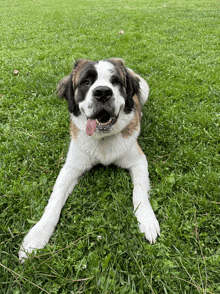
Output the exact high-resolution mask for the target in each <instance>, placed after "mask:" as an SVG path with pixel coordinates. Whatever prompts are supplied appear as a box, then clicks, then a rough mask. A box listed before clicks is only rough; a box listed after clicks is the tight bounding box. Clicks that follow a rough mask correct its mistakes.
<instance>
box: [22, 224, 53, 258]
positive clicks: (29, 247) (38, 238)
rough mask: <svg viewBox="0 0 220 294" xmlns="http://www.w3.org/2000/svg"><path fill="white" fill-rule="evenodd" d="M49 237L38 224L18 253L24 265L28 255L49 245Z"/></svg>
mask: <svg viewBox="0 0 220 294" xmlns="http://www.w3.org/2000/svg"><path fill="white" fill-rule="evenodd" d="M48 241H49V237H48V235H47V234H45V231H44V230H43V229H42V228H41V226H39V224H38V223H37V224H36V225H35V226H34V227H33V228H32V229H31V230H30V231H29V233H28V234H27V235H26V236H25V238H24V240H23V242H22V245H21V247H20V250H19V252H18V257H19V261H20V262H21V263H23V262H24V261H25V259H27V258H28V255H29V254H31V253H32V252H35V251H36V249H42V248H44V246H45V245H46V244H47V243H48Z"/></svg>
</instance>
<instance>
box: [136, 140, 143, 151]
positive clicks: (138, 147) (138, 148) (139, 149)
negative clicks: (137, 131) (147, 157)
mask: <svg viewBox="0 0 220 294" xmlns="http://www.w3.org/2000/svg"><path fill="white" fill-rule="evenodd" d="M136 144H137V150H138V153H140V154H144V152H143V151H142V149H141V147H140V146H139V144H138V142H136Z"/></svg>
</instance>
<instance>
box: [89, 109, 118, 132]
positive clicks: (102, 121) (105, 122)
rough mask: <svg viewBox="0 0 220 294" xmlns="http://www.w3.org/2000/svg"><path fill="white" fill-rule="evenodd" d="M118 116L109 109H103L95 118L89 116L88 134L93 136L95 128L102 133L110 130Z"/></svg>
mask: <svg viewBox="0 0 220 294" xmlns="http://www.w3.org/2000/svg"><path fill="white" fill-rule="evenodd" d="M117 118H118V116H112V115H111V113H109V112H108V111H107V110H105V109H102V110H101V111H99V112H98V113H97V114H96V115H95V117H94V118H87V124H86V134H87V135H88V136H92V135H93V133H94V132H95V130H97V131H98V132H100V133H107V132H110V131H111V129H112V126H113V125H114V124H115V123H116V121H117Z"/></svg>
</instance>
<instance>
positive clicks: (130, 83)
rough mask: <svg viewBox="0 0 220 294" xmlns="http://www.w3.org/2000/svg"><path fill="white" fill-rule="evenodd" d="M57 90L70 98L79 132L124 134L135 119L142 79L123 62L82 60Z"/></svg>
mask: <svg viewBox="0 0 220 294" xmlns="http://www.w3.org/2000/svg"><path fill="white" fill-rule="evenodd" d="M57 90H58V95H59V96H60V97H65V98H66V99H67V101H68V107H69V111H70V112H71V114H72V117H73V119H74V122H75V123H76V125H77V127H78V128H79V129H82V130H85V131H86V133H87V135H90V136H92V135H93V133H96V134H103V135H109V134H112V133H116V132H119V131H121V130H122V129H123V128H124V127H125V126H126V125H127V124H128V123H129V122H130V121H131V120H132V118H133V116H134V100H133V96H134V95H135V94H138V92H139V80H138V77H137V76H135V75H133V74H132V73H131V72H130V71H129V70H128V69H127V68H126V67H125V65H124V61H123V60H122V59H119V58H111V59H108V60H103V61H98V62H93V61H90V60H86V59H80V60H78V61H76V63H75V65H74V69H73V71H72V72H71V74H70V75H68V76H67V77H65V78H63V79H62V80H61V81H60V82H59V84H58V86H57ZM76 118H77V119H76Z"/></svg>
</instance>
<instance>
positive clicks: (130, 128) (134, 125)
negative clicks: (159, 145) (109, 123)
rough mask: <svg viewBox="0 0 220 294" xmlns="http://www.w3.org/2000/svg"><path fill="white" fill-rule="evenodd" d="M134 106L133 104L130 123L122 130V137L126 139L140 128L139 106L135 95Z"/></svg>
mask: <svg viewBox="0 0 220 294" xmlns="http://www.w3.org/2000/svg"><path fill="white" fill-rule="evenodd" d="M133 99H134V104H135V113H134V118H133V119H132V121H131V122H130V123H129V124H128V125H127V127H126V128H124V130H122V137H123V138H128V137H130V136H131V135H132V134H133V132H134V131H135V130H138V129H139V128H140V120H141V106H140V102H139V99H138V97H137V95H134V97H133Z"/></svg>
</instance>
